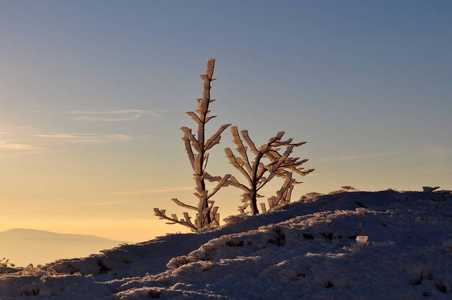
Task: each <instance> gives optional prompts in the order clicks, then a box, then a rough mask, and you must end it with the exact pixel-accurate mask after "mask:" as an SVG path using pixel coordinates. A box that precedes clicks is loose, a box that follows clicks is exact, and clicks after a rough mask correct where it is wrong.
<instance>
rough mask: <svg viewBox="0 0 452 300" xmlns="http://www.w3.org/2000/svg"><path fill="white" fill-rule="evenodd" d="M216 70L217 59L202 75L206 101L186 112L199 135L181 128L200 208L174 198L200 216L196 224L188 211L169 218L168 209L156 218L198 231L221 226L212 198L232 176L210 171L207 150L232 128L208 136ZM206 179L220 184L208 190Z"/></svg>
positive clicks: (199, 100) (156, 211)
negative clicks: (207, 127)
mask: <svg viewBox="0 0 452 300" xmlns="http://www.w3.org/2000/svg"><path fill="white" fill-rule="evenodd" d="M214 67H215V59H213V58H211V59H208V60H207V64H206V73H205V74H204V75H201V76H200V77H201V79H202V83H203V92H202V98H200V99H197V102H198V109H197V110H196V111H194V112H193V111H191V112H187V113H186V114H187V115H188V116H189V117H190V118H191V119H192V120H193V122H195V123H196V125H197V129H196V132H193V131H192V129H190V128H188V127H182V128H181V130H182V132H183V133H184V136H183V137H182V141H183V142H184V145H185V151H186V152H187V155H188V159H189V161H190V165H191V167H192V169H193V171H194V174H193V176H194V177H193V179H194V181H195V183H196V186H195V193H194V195H195V196H196V197H197V198H198V205H197V206H192V205H188V204H185V203H183V202H181V201H179V200H178V199H172V200H173V201H174V202H175V203H176V204H177V205H179V206H182V207H184V208H187V209H190V210H194V211H196V212H197V213H196V216H195V218H194V220H193V221H192V217H190V215H189V214H188V213H187V212H185V213H184V217H183V218H181V219H179V218H178V217H177V215H175V214H172V215H171V216H167V215H166V213H165V212H166V211H165V210H164V209H158V208H154V212H155V215H156V216H158V217H159V218H160V219H163V220H167V221H169V222H168V224H181V225H184V226H187V227H189V228H190V229H192V230H194V231H196V230H199V229H202V228H207V227H212V226H218V225H219V219H220V216H219V214H218V207H217V206H214V203H215V202H214V201H213V200H211V199H212V197H213V196H214V195H215V194H216V193H217V192H218V191H219V190H220V189H221V188H222V187H223V186H225V185H226V184H227V182H228V180H229V179H230V177H231V175H229V174H228V175H225V176H224V177H219V176H216V177H213V176H211V175H210V174H209V173H207V172H206V168H207V162H208V158H209V153H208V152H207V151H208V150H210V149H211V148H212V147H213V146H215V145H217V144H219V143H220V139H221V134H222V133H223V131H224V130H225V129H226V128H228V127H229V126H230V125H231V124H224V125H221V126H220V128H219V129H218V130H217V131H216V132H215V133H214V134H213V135H212V136H211V137H209V138H206V137H205V126H206V124H207V122H209V121H210V120H212V119H213V118H215V116H209V112H210V110H209V105H210V103H212V102H214V101H215V100H214V99H211V98H210V89H211V82H212V81H213V80H215V78H213V72H214ZM206 180H209V181H216V182H217V185H216V186H215V187H214V188H213V190H212V191H211V192H209V191H208V190H207V187H206Z"/></svg>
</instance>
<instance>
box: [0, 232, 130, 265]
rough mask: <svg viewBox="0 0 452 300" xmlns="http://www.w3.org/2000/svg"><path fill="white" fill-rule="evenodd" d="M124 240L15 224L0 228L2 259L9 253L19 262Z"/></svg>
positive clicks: (89, 251)
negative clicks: (8, 228)
mask: <svg viewBox="0 0 452 300" xmlns="http://www.w3.org/2000/svg"><path fill="white" fill-rule="evenodd" d="M121 243H123V242H120V241H115V240H111V239H105V238H101V237H97V236H92V235H78V234H61V233H54V232H49V231H42V230H33V229H22V228H15V229H11V230H8V231H4V232H0V255H1V257H0V259H1V258H3V257H6V258H8V259H10V260H11V261H12V262H14V263H15V264H16V265H18V266H27V265H29V264H30V263H32V264H33V265H38V264H44V263H47V262H49V261H51V260H54V259H55V258H56V257H58V258H74V257H83V256H88V255H90V254H92V253H98V252H99V251H100V250H102V249H110V248H112V247H116V246H118V245H119V244H121Z"/></svg>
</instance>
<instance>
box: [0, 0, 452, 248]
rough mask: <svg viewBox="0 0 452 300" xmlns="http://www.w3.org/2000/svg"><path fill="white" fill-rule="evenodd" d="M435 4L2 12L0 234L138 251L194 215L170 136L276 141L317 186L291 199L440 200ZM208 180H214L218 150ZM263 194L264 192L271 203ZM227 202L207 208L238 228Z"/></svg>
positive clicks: (441, 71)
mask: <svg viewBox="0 0 452 300" xmlns="http://www.w3.org/2000/svg"><path fill="white" fill-rule="evenodd" d="M451 13H452V2H451V1H416V0H409V1H392V0H391V1H301V0H297V1H263V0H259V1H196V0H191V1H110V0H109V1H79V0H77V1H1V2H0V36H1V38H0V190H1V193H0V201H1V202H0V203H1V210H0V231H2V230H7V229H10V228H15V227H22V228H33V229H41V230H49V231H55V232H65V233H80V234H95V235H99V236H103V237H108V238H113V239H118V240H128V241H143V240H146V239H149V238H152V237H154V236H156V235H161V234H164V233H165V232H177V231H183V232H185V231H186V230H185V228H184V227H182V226H178V225H173V226H169V225H165V224H164V222H163V221H160V220H158V219H157V218H156V217H154V215H153V208H154V207H159V208H167V209H168V212H169V213H172V212H179V213H180V212H181V209H179V208H178V207H177V206H175V205H174V204H173V203H172V202H171V201H170V199H171V198H174V197H178V198H179V199H180V200H182V201H185V202H187V203H191V204H194V203H196V199H195V197H194V196H193V195H192V192H193V190H192V187H193V186H194V182H193V181H192V170H191V169H190V167H189V163H188V159H187V157H186V155H185V150H184V146H183V143H182V142H181V140H180V137H181V136H182V133H181V131H180V130H179V128H180V127H181V126H189V127H194V123H192V121H191V120H190V118H189V117H187V116H186V115H184V112H186V111H191V110H195V109H196V101H195V99H196V98H199V97H200V96H201V91H202V86H201V80H200V78H199V77H198V75H200V74H203V73H204V67H205V61H206V60H207V59H208V58H211V57H212V58H215V59H216V69H215V77H216V78H217V79H218V80H217V81H215V82H214V83H213V88H212V96H213V98H215V99H217V101H216V102H215V103H213V104H212V106H211V109H212V114H213V115H216V116H218V117H217V118H216V119H215V120H213V121H212V122H210V123H209V126H210V127H209V130H211V131H215V130H216V129H217V128H218V127H219V126H220V125H221V124H224V123H233V124H234V125H237V126H239V129H248V130H249V133H250V136H251V138H253V139H254V141H255V142H256V144H259V145H260V144H262V143H264V142H265V141H266V140H267V139H268V138H270V137H272V136H273V135H274V134H275V133H276V132H278V131H282V130H284V131H286V135H287V137H293V138H294V139H295V141H307V142H308V143H307V144H306V145H304V146H302V147H300V148H298V149H297V150H296V151H295V155H296V156H300V157H302V158H309V159H310V161H309V162H308V163H306V167H307V168H315V169H316V171H315V172H314V173H313V174H312V175H310V176H307V177H304V178H303V181H304V183H303V184H301V185H298V186H296V188H295V191H294V198H296V199H298V198H299V197H300V196H301V195H303V194H304V193H307V192H313V191H315V192H329V191H332V190H335V189H338V188H340V187H341V186H343V185H352V186H354V187H355V188H357V189H360V190H370V191H374V190H382V189H388V188H393V189H398V190H421V189H422V186H424V185H439V186H441V187H442V188H444V189H452V182H451V179H452V170H451V167H452V121H451V112H452V99H451V95H452V84H451V79H452V18H451V17H450V16H451ZM225 146H233V145H232V144H231V137H230V134H229V131H227V132H225V134H223V138H222V142H221V145H220V146H217V147H216V148H215V149H214V151H213V152H212V156H213V157H212V158H211V161H210V169H209V170H210V172H211V173H212V174H217V175H222V174H225V173H230V172H231V170H232V169H231V168H230V167H229V166H228V165H227V159H226V158H225V157H224V154H223V152H222V151H223V150H222V149H223V147H225ZM276 188H277V186H275V187H269V188H268V189H267V191H266V196H271V195H272V194H273V193H274V191H275V190H276ZM239 194H240V191H236V190H229V189H227V190H226V189H225V190H223V191H221V192H220V193H219V194H218V197H217V199H216V200H217V204H218V205H219V206H220V213H221V214H222V216H223V217H225V216H227V215H230V214H234V213H236V208H237V206H238V205H239V204H240V202H239V198H240V197H239Z"/></svg>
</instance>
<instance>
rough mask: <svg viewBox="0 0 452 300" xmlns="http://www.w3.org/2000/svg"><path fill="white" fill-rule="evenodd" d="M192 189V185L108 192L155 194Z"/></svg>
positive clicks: (118, 193) (117, 193)
mask: <svg viewBox="0 0 452 300" xmlns="http://www.w3.org/2000/svg"><path fill="white" fill-rule="evenodd" d="M192 189H193V187H174V188H166V189H145V190H138V191H127V192H114V193H108V194H115V195H142V194H155V193H167V192H177V191H186V190H192Z"/></svg>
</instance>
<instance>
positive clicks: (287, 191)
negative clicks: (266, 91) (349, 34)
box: [223, 126, 314, 215]
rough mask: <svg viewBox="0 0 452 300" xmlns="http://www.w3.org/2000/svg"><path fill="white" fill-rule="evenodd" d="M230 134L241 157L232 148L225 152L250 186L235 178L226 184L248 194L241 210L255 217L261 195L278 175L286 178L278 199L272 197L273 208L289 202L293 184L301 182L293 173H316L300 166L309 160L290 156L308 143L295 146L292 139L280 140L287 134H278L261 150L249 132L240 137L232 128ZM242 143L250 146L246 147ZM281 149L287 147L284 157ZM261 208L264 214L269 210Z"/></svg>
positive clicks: (303, 174) (231, 178) (243, 199)
mask: <svg viewBox="0 0 452 300" xmlns="http://www.w3.org/2000/svg"><path fill="white" fill-rule="evenodd" d="M231 133H232V136H233V142H234V144H236V146H237V148H236V149H235V150H236V151H237V152H238V154H239V155H237V156H236V155H235V154H234V153H233V151H232V150H231V149H230V148H226V149H224V151H225V153H226V157H227V158H228V159H229V162H230V163H231V164H232V165H233V166H234V167H235V168H236V169H237V170H238V171H239V172H240V173H242V174H243V176H244V177H245V178H246V180H247V184H242V183H240V182H239V181H238V180H237V179H236V178H235V177H233V176H231V177H230V178H229V179H227V181H226V184H227V185H233V186H235V187H238V188H240V189H242V190H243V191H245V193H244V194H243V195H242V202H243V203H244V204H243V205H242V206H241V207H240V211H241V212H244V211H245V209H246V208H247V207H248V206H250V208H251V213H252V214H253V215H256V214H259V210H258V208H257V198H258V197H262V196H261V195H259V194H258V192H259V190H260V189H262V188H263V187H264V186H265V185H266V184H267V183H268V182H270V180H272V179H273V178H274V177H275V176H277V177H283V178H285V182H284V184H283V186H282V188H281V189H280V191H279V192H278V194H277V196H275V197H274V198H273V197H272V198H270V199H271V200H270V202H269V205H270V209H272V208H274V207H276V206H278V205H282V204H283V203H288V201H290V196H291V194H292V190H293V186H294V184H296V183H299V182H296V181H295V180H294V179H292V173H297V174H298V175H301V176H305V175H307V174H309V173H311V172H312V171H314V169H309V170H304V168H303V167H301V165H303V164H304V163H305V162H307V161H308V160H307V159H303V160H299V158H298V157H296V158H293V157H290V154H291V153H292V151H293V149H294V148H295V147H299V146H301V145H303V144H305V143H306V142H301V143H293V142H292V141H293V139H291V138H290V139H288V140H286V141H283V140H281V138H282V137H283V135H284V131H281V132H278V134H276V136H274V137H272V138H271V139H269V140H268V142H267V143H266V144H263V145H262V146H260V147H259V148H257V147H256V146H255V144H254V142H253V141H252V140H251V138H250V137H249V135H248V131H247V130H242V131H241V132H240V134H241V136H240V134H239V131H238V129H237V126H232V127H231ZM243 140H244V141H245V143H246V144H247V145H248V146H245V145H244V144H243ZM281 147H286V148H285V151H284V152H283V153H282V154H280V153H279V151H280V150H281ZM248 149H249V150H250V151H251V153H252V154H253V155H254V159H253V160H250V158H249V157H248V153H247V151H248ZM264 161H268V163H266V164H264ZM223 179H224V178H223ZM270 203H271V204H270ZM262 208H263V210H264V211H265V210H266V209H265V207H264V206H262Z"/></svg>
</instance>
